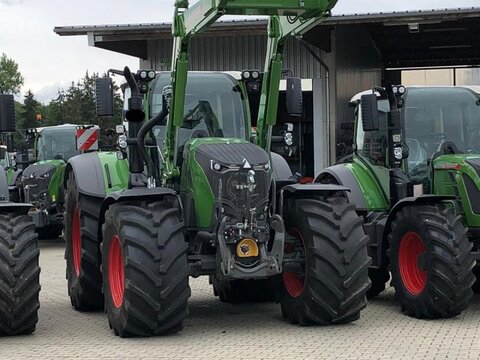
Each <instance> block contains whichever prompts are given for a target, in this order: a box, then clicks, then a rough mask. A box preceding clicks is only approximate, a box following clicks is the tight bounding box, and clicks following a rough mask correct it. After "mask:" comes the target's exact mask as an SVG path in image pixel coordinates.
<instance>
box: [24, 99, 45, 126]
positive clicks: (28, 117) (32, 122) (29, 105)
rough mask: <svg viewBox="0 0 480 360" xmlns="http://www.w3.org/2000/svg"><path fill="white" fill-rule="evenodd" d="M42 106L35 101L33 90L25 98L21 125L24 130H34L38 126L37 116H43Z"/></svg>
mask: <svg viewBox="0 0 480 360" xmlns="http://www.w3.org/2000/svg"><path fill="white" fill-rule="evenodd" d="M41 108H42V104H40V103H39V102H38V101H37V100H35V96H34V95H33V93H32V91H31V90H28V92H27V93H26V94H25V96H24V100H23V107H22V110H21V112H20V125H21V128H23V129H28V128H34V127H37V126H38V123H37V114H41Z"/></svg>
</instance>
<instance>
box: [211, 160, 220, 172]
mask: <svg viewBox="0 0 480 360" xmlns="http://www.w3.org/2000/svg"><path fill="white" fill-rule="evenodd" d="M210 166H211V167H212V170H215V171H220V170H222V165H220V164H219V163H216V162H215V161H213V160H212V161H211V163H210Z"/></svg>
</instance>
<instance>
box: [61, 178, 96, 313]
mask: <svg viewBox="0 0 480 360" xmlns="http://www.w3.org/2000/svg"><path fill="white" fill-rule="evenodd" d="M65 209H66V212H65V243H66V245H65V260H66V262H67V282H68V295H69V296H70V302H71V303H72V306H73V307H74V308H75V310H79V311H89V310H98V309H102V308H103V294H102V274H101V272H100V262H101V254H100V246H99V243H98V213H97V212H98V211H99V210H100V207H99V206H97V205H96V204H95V202H94V200H93V199H92V198H90V197H87V196H83V195H81V194H79V191H78V186H77V182H76V180H75V175H74V173H73V171H72V172H70V174H69V177H68V180H67V190H66V194H65Z"/></svg>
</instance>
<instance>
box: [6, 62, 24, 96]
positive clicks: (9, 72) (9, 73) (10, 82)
mask: <svg viewBox="0 0 480 360" xmlns="http://www.w3.org/2000/svg"><path fill="white" fill-rule="evenodd" d="M23 81H24V79H23V76H22V74H21V73H20V71H18V64H17V63H16V62H15V61H14V60H12V59H9V58H8V57H7V55H6V54H4V53H2V56H1V57H0V94H18V93H19V92H20V88H21V87H22V85H23Z"/></svg>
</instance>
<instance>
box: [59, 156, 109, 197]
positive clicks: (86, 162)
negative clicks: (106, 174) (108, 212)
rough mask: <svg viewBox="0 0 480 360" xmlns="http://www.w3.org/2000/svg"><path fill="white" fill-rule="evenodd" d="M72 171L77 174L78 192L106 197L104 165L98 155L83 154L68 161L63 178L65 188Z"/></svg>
mask: <svg viewBox="0 0 480 360" xmlns="http://www.w3.org/2000/svg"><path fill="white" fill-rule="evenodd" d="M72 171H73V172H74V173H75V180H76V182H77V187H78V191H79V192H80V193H81V194H84V195H87V196H95V197H102V198H105V197H106V195H107V194H106V191H105V180H104V178H103V172H102V164H101V163H100V159H99V158H98V156H97V154H96V153H94V152H93V153H87V154H82V155H81V156H75V157H73V158H71V159H70V160H68V163H67V166H66V168H65V176H64V178H63V185H64V188H66V185H67V179H68V176H69V175H70V172H72Z"/></svg>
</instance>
